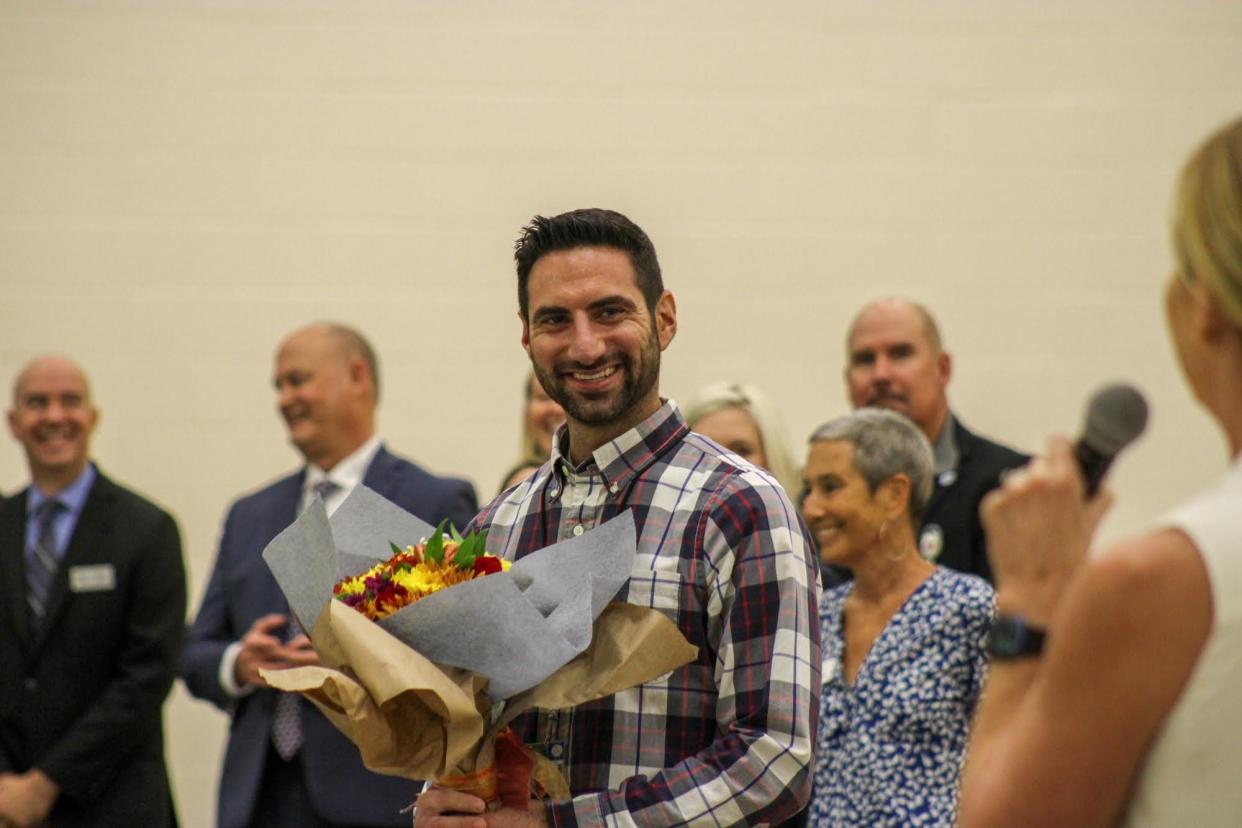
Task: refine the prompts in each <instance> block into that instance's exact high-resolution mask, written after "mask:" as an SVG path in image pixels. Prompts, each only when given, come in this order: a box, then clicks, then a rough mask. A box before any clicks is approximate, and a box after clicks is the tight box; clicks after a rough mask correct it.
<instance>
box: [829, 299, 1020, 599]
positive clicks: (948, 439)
mask: <svg viewBox="0 0 1242 828" xmlns="http://www.w3.org/2000/svg"><path fill="white" fill-rule="evenodd" d="M952 369H953V361H952V359H951V357H950V356H949V354H948V352H947V351H945V350H944V347H943V345H942V343H941V339H940V329H939V328H938V327H937V325H936V320H935V319H933V318H932V315H931V314H930V313H929V312H928V311H927V309H926V308H924V307H923V306H922V305H918V304H916V303H914V302H911V301H909V300H908V299H902V298H899V297H890V298H886V299H879V300H876V301H874V302H871V303H870V304H868V305H866V306H864V307H863V309H862V310H861V311H859V312H858V315H857V316H856V317H854V322H853V324H852V325H850V330H849V334H848V336H847V338H846V367H845V385H846V389H847V391H848V393H849V398H850V402H851V403H852V404H853V406H854V407H855V408H860V407H862V406H878V407H880V408H888V409H892V410H893V411H897V412H900V413H901V414H904V415H906V416H907V417H909V418H910V419H911V420H913V421H914V424H915V425H917V426H918V427H919V429H920V430H921V431H922V432H923V434H925V435H926V436H927V439H928V440H929V441H930V442H931V444H932V449H933V451H934V460H935V469H934V470H935V478H934V479H935V484H936V485H935V490H934V491H933V493H932V497H931V500H930V501H929V502H928V504H927V510H926V512H925V514H924V515H923V528H922V531H921V532H920V534H919V550H920V551H921V552H922V554H923V556H924V557H925V558H927V559H928V560H931V561H934V562H936V563H939V564H942V565H944V566H947V567H949V568H950V569H956V570H958V571H961V572H969V573H973V574H975V575H979V576H982V577H983V578H986V579H987V580H989V581H990V580H992V568H991V566H990V565H989V564H988V555H987V545H986V543H985V540H984V536H983V528H982V526H981V524H980V522H979V502H980V501H981V500H983V496H984V495H986V494H987V493H988V492H990V491H991V490H992V489H994V488H996V487H997V486H998V485H1000V476H1001V474H1002V473H1004V472H1005V471H1006V470H1008V469H1012V468H1015V467H1017V466H1021V465H1024V464H1025V463H1026V462H1027V461H1028V460H1029V459H1030V458H1029V457H1027V456H1026V455H1024V454H1020V453H1018V452H1017V451H1014V450H1013V449H1011V448H1009V447H1007V446H1003V445H1001V444H1000V443H995V442H993V441H991V440H988V439H986V438H984V437H980V436H979V435H977V434H975V433H974V432H972V431H970V430H969V429H967V428H966V426H964V425H962V422H961V421H960V420H959V419H958V418H957V417H956V416H954V414H953V412H952V411H951V410H950V409H949V398H948V387H949V379H950V377H951V376H952V373H953V371H952Z"/></svg>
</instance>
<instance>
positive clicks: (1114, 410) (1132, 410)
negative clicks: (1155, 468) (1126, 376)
mask: <svg viewBox="0 0 1242 828" xmlns="http://www.w3.org/2000/svg"><path fill="white" fill-rule="evenodd" d="M1146 427H1147V400H1146V399H1144V398H1143V395H1142V394H1141V393H1140V392H1139V390H1138V389H1137V388H1135V387H1134V386H1132V385H1126V384H1125V383H1117V384H1114V385H1106V386H1104V387H1103V388H1101V389H1100V390H1099V391H1096V392H1095V395H1094V396H1093V397H1091V402H1090V403H1089V404H1088V406H1087V422H1086V425H1085V426H1084V427H1083V434H1082V441H1083V442H1084V443H1086V444H1087V445H1088V446H1090V447H1091V448H1093V449H1095V450H1096V451H1097V452H1099V453H1100V454H1102V455H1104V456H1106V457H1112V456H1113V455H1115V454H1116V453H1117V452H1119V451H1121V450H1122V449H1123V448H1125V447H1126V446H1127V445H1129V444H1130V443H1131V442H1133V441H1134V440H1135V439H1136V438H1137V437H1138V436H1139V435H1140V434H1142V433H1143V429H1144V428H1146Z"/></svg>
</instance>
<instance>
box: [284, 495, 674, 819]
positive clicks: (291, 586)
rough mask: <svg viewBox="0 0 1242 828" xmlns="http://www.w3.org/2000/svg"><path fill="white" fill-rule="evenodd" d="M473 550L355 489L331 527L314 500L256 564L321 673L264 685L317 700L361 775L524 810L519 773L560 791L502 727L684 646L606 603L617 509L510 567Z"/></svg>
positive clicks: (656, 621) (618, 534)
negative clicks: (430, 783)
mask: <svg viewBox="0 0 1242 828" xmlns="http://www.w3.org/2000/svg"><path fill="white" fill-rule="evenodd" d="M393 541H397V542H399V543H403V544H407V545H406V546H400V547H399V546H397V545H396V544H395V543H393ZM412 541H417V543H411V542H412ZM485 542H486V541H485V539H484V538H483V537H480V536H473V537H466V538H462V537H461V536H460V535H458V534H457V533H456V532H455V531H454V532H452V533H451V535H450V537H449V538H448V539H446V538H445V537H444V535H443V533H442V532H440V531H438V530H436V529H434V528H433V527H431V526H429V525H428V524H425V523H423V522H422V521H420V520H418V519H417V518H415V517H413V516H412V515H409V514H408V513H406V512H405V511H404V510H402V509H401V508H399V507H397V506H395V505H394V504H392V503H390V502H388V501H387V500H385V499H384V498H382V497H380V496H379V495H377V494H376V493H375V492H372V491H371V490H369V489H367V488H365V487H362V486H359V487H358V488H356V489H355V490H354V491H353V492H352V493H351V494H350V496H349V497H348V498H346V500H345V502H344V503H343V504H342V505H341V506H340V508H338V509H337V511H336V512H335V514H333V516H332V518H331V519H329V518H328V517H327V514H326V512H325V511H324V508H323V504H322V503H319V502H316V503H314V504H312V506H311V507H310V508H309V509H307V511H306V512H304V513H303V514H302V516H300V517H299V518H298V519H297V521H295V522H294V523H293V524H292V525H291V526H290V527H289V528H288V529H286V530H285V531H284V532H282V533H281V534H280V535H279V536H277V537H276V538H275V539H274V540H273V541H272V543H271V544H269V546H268V548H267V549H266V550H265V551H264V553H263V557H264V559H265V560H266V561H267V563H268V566H269V568H270V569H271V570H272V573H273V575H275V577H276V580H277V582H278V583H279V584H280V587H281V589H282V591H283V592H284V593H285V597H286V598H287V599H288V601H289V607H290V610H291V612H293V614H294V615H295V616H297V618H298V620H299V621H300V622H301V624H302V626H303V628H304V629H306V630H308V631H309V635H310V639H311V642H312V644H313V645H314V647H315V650H316V651H317V652H318V654H319V657H320V662H321V666H318V667H297V668H293V669H289V670H276V671H263V677H264V678H265V679H266V680H267V682H268V683H269V684H270V685H271V686H272V687H275V688H277V689H279V690H286V691H293V692H301V693H302V694H303V695H305V696H306V697H307V698H308V699H310V700H311V701H312V702H314V703H315V705H316V706H317V707H319V709H320V710H322V711H323V713H324V714H325V715H326V716H327V718H328V719H329V720H330V721H332V723H333V724H334V725H335V726H336V727H337V728H338V729H340V730H341V731H342V732H343V733H344V734H345V735H346V736H348V737H349V738H350V739H351V740H352V741H353V742H354V744H356V745H357V746H358V748H359V751H360V752H361V755H362V760H363V762H364V764H366V766H367V767H369V768H370V769H372V770H374V771H377V772H380V773H388V774H393V775H398V776H405V777H408V778H411V779H432V780H435V781H436V782H437V783H438V784H441V785H444V786H449V787H459V788H462V789H467V790H470V791H471V792H472V793H476V794H477V795H480V796H481V797H482V798H484V799H486V800H489V801H491V802H493V803H494V804H501V803H502V802H503V804H506V805H512V806H514V807H521V808H524V807H525V805H526V801H527V800H528V799H529V797H530V781H529V774H530V772H531V771H532V768H533V771H534V779H535V780H536V781H537V782H538V783H539V784H540V785H541V786H542V787H543V788H545V789H546V790H547V791H548V792H549V793H551V794H552V795H553V796H554V797H555V798H564V797H566V796H568V787H567V786H566V785H565V783H564V780H563V779H560V777H559V774H558V773H557V772H556V771H555V768H553V767H552V766H550V764H548V763H547V762H546V760H543V761H541V757H535V756H533V755H532V754H531V753H530V752H529V751H527V750H525V748H524V747H523V746H522V745H520V744H519V743H518V742H517V741H516V739H514V738H512V736H511V735H508V731H507V726H508V724H509V723H510V722H511V721H513V719H514V718H516V717H517V716H518V715H519V714H521V713H522V712H524V711H526V710H529V709H532V708H535V707H540V708H545V709H562V708H567V707H573V706H575V705H578V704H581V703H583V702H586V701H590V700H592V699H597V698H602V697H604V696H607V695H611V694H613V693H616V692H617V691H619V690H622V689H625V688H627V687H632V686H634V685H637V684H642V683H643V682H646V681H650V680H651V679H653V678H655V677H656V676H659V675H662V674H664V673H667V672H669V671H671V670H673V669H676V668H677V667H680V666H681V665H683V664H686V663H687V662H689V661H691V660H692V659H693V658H694V657H695V654H696V649H695V648H694V647H693V646H691V645H690V644H689V643H688V642H687V641H686V640H685V638H684V637H683V636H682V635H681V633H680V632H679V631H678V630H677V628H676V625H675V624H674V623H673V622H672V621H670V620H669V619H668V618H666V617H665V616H664V615H663V614H662V613H660V612H659V611H657V610H652V609H648V608H645V607H638V606H634V605H631V604H627V603H624V602H613V600H612V599H613V598H614V597H615V596H616V594H617V592H618V591H619V590H620V589H621V588H622V587H623V586H624V585H625V583H626V581H627V580H628V579H629V576H630V570H631V568H632V566H633V562H634V554H635V531H634V521H633V517H632V516H631V515H630V514H629V513H628V512H626V513H623V514H622V515H620V516H618V517H617V518H614V519H613V520H611V521H608V522H607V523H605V524H603V525H601V526H599V527H597V528H595V529H593V530H592V531H590V532H586V533H584V534H582V535H580V536H578V537H574V538H571V539H570V540H567V541H563V542H561V543H557V544H554V545H552V546H549V547H546V548H544V549H541V550H539V551H537V552H534V553H532V554H530V555H527V556H525V557H523V558H522V559H521V560H519V561H516V562H514V563H512V565H510V566H506V564H508V563H509V562H508V561H503V560H501V559H500V558H498V557H495V556H492V555H490V554H488V553H486V552H485V551H484V545H485ZM376 550H391V551H392V552H393V554H392V555H391V557H389V558H387V559H384V558H383V557H382V556H380V555H378V554H376ZM446 558H447V559H448V560H447V561H446V560H445V559H446ZM480 561H482V563H480ZM467 564H468V566H467ZM498 759H499V762H498ZM498 764H499V765H500V766H501V767H500V770H499V771H498V768H497V766H498Z"/></svg>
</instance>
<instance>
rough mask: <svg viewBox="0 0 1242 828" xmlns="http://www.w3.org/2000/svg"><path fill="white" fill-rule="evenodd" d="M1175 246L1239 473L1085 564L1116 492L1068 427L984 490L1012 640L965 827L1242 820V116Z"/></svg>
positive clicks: (1213, 408) (1207, 403)
mask: <svg viewBox="0 0 1242 828" xmlns="http://www.w3.org/2000/svg"><path fill="white" fill-rule="evenodd" d="M1173 247H1174V251H1175V253H1176V270H1175V272H1174V273H1173V275H1172V277H1171V278H1170V279H1169V282H1168V285H1167V287H1166V288H1165V291H1164V305H1165V317H1166V321H1167V324H1168V330H1169V333H1170V335H1171V339H1172V341H1173V350H1174V351H1175V353H1176V354H1177V359H1178V362H1179V363H1180V365H1181V368H1182V373H1183V375H1184V377H1185V379H1186V382H1187V385H1189V387H1190V390H1191V392H1192V393H1193V394H1194V396H1195V397H1196V398H1197V399H1198V400H1199V402H1200V403H1202V404H1203V407H1204V408H1206V409H1207V411H1208V413H1209V414H1210V415H1211V417H1212V419H1214V420H1215V421H1216V422H1217V424H1218V425H1219V426H1220V427H1221V429H1222V430H1223V431H1224V434H1225V437H1226V440H1227V443H1228V447H1229V455H1228V456H1229V458H1230V465H1229V468H1228V470H1227V471H1226V472H1225V473H1224V475H1223V476H1222V478H1221V479H1220V480H1219V481H1218V482H1217V483H1216V484H1215V485H1214V486H1213V487H1211V488H1209V489H1208V490H1207V491H1205V492H1203V493H1202V494H1200V495H1198V496H1197V497H1195V498H1193V499H1191V500H1190V501H1189V502H1187V503H1185V504H1183V505H1182V506H1180V507H1179V508H1177V509H1175V510H1174V511H1173V512H1171V513H1170V514H1169V515H1167V516H1165V517H1164V518H1163V519H1162V520H1161V521H1159V522H1158V523H1157V524H1156V528H1155V529H1154V530H1153V531H1151V532H1150V533H1148V534H1146V535H1144V536H1141V537H1138V538H1134V539H1130V540H1126V541H1122V542H1120V543H1117V544H1115V545H1114V546H1112V547H1111V548H1109V549H1106V550H1104V551H1102V552H1101V553H1098V554H1093V555H1092V556H1091V557H1090V558H1087V546H1088V543H1089V541H1090V539H1091V535H1092V533H1093V531H1094V529H1095V526H1096V523H1097V521H1098V519H1099V516H1100V513H1101V512H1102V511H1103V505H1104V501H1105V500H1106V498H1098V497H1097V498H1095V499H1093V500H1092V501H1090V502H1087V503H1084V502H1083V489H1084V487H1083V483H1082V480H1081V478H1080V475H1079V473H1078V470H1077V468H1076V465H1075V462H1074V459H1073V453H1072V449H1071V446H1070V444H1069V442H1068V441H1066V440H1065V439H1063V438H1054V439H1053V440H1051V441H1050V443H1049V450H1048V453H1047V455H1046V456H1045V457H1042V458H1037V459H1036V460H1034V461H1033V462H1032V463H1031V465H1030V466H1029V467H1028V468H1027V469H1026V470H1024V471H1020V472H1017V473H1015V474H1013V475H1011V476H1010V477H1009V478H1007V479H1006V481H1005V483H1004V485H1003V486H1002V487H1001V489H999V490H998V491H997V492H995V493H993V495H992V496H990V498H989V499H988V500H986V501H985V502H984V506H983V518H984V526H985V528H986V529H987V533H988V548H989V550H990V553H991V556H992V559H993V560H992V564H993V568H994V571H995V575H996V585H997V586H996V589H997V605H998V610H999V612H1000V613H1001V615H1000V616H999V618H998V629H1001V628H1007V634H1006V636H1005V637H1004V638H1002V639H1000V640H993V641H992V642H991V643H990V644H989V648H990V649H991V650H992V651H993V653H994V654H993V657H992V662H991V668H990V672H989V678H988V681H987V687H986V690H985V691H984V695H983V700H982V702H981V703H980V706H979V713H978V716H977V717H976V720H975V724H974V728H973V730H972V735H971V743H970V759H969V761H968V763H967V767H966V771H965V775H964V777H963V783H962V797H961V802H962V806H961V824H962V825H964V826H993V825H1014V826H1021V825H1074V826H1091V825H1114V824H1119V823H1120V824H1124V825H1130V826H1183V825H1185V826H1194V828H1210V826H1237V825H1239V824H1242V747H1240V746H1242V120H1239V121H1234V122H1233V123H1232V124H1230V125H1229V126H1227V127H1225V128H1224V129H1223V130H1221V131H1220V132H1218V133H1216V134H1215V135H1213V136H1212V137H1211V138H1209V139H1208V141H1207V142H1206V143H1205V144H1204V145H1203V146H1202V147H1201V148H1200V149H1199V150H1198V152H1196V153H1195V154H1194V156H1192V157H1191V159H1190V161H1189V163H1188V164H1187V166H1186V168H1185V170H1184V171H1183V173H1182V177H1181V182H1180V187H1179V189H1178V194H1177V202H1176V209H1175V216H1174V222H1173ZM1001 619H1004V620H1005V621H1006V623H1005V624H1004V625H1003V627H1002V625H1000V623H999V621H1000V620H1001ZM1044 635H1046V638H1042V636H1044ZM993 639H995V636H993Z"/></svg>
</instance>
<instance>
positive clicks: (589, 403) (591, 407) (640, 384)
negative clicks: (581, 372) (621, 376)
mask: <svg viewBox="0 0 1242 828" xmlns="http://www.w3.org/2000/svg"><path fill="white" fill-rule="evenodd" d="M612 359H614V357H612V356H611V355H610V356H609V357H606V358H605V360H606V361H607V360H612ZM615 361H616V362H617V363H618V364H619V365H620V367H621V370H622V371H624V372H625V381H624V382H623V383H622V385H621V388H619V389H618V390H617V391H616V392H615V393H614V394H613V395H612V396H610V397H605V398H602V399H587V398H584V397H581V396H578V395H576V394H575V393H574V392H573V391H571V390H570V389H569V387H568V386H567V385H566V384H565V383H564V382H563V381H562V380H561V378H560V371H559V370H558V369H557V368H556V367H555V366H553V372H552V373H548V372H547V371H545V370H544V369H543V367H542V366H541V365H539V364H538V363H536V362H534V361H533V360H532V361H531V367H532V368H533V370H534V372H535V376H536V377H538V379H539V383H540V385H542V386H543V390H544V391H545V392H547V395H548V396H549V397H551V398H552V399H554V400H556V402H557V403H559V404H560V406H561V408H563V409H565V415H566V417H568V418H569V419H570V420H573V421H575V422H577V423H580V424H582V425H587V426H592V427H596V428H597V427H600V426H605V425H608V424H609V423H615V422H618V421H620V420H624V419H626V417H627V415H628V414H629V413H630V412H631V411H632V410H633V409H634V407H635V406H637V405H638V404H639V403H640V402H641V401H642V400H644V399H645V398H646V397H647V395H648V394H649V393H650V392H651V389H653V388H654V387H655V386H656V383H657V382H658V381H659V379H660V340H659V338H658V336H657V335H656V332H655V330H654V328H653V329H652V331H651V335H650V336H649V337H648V338H647V341H646V342H645V343H644V345H643V348H642V351H641V353H640V354H639V358H638V366H637V368H638V370H635V368H636V366H635V360H634V359H633V358H632V357H631V356H630V355H629V354H619V355H616V357H615ZM575 367H581V368H584V369H587V370H589V369H590V368H591V367H594V366H575Z"/></svg>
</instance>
